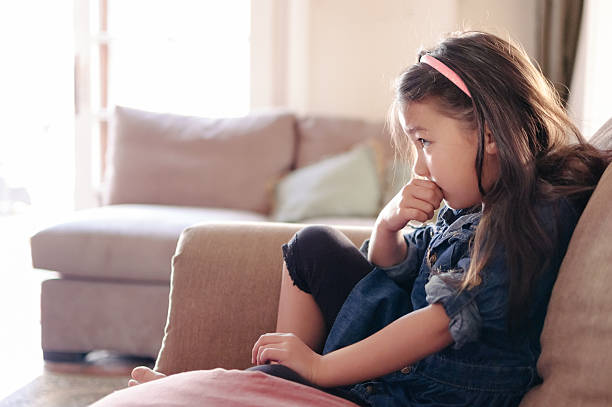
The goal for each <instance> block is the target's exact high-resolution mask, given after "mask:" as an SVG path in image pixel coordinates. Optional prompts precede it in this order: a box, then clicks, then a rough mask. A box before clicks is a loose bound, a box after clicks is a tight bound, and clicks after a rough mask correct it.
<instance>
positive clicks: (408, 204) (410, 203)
mask: <svg viewBox="0 0 612 407" xmlns="http://www.w3.org/2000/svg"><path fill="white" fill-rule="evenodd" d="M400 207H401V208H407V209H409V208H412V209H415V210H419V211H421V212H423V213H424V214H425V215H427V219H431V218H432V217H433V215H434V211H435V210H436V209H437V207H434V206H433V204H432V203H431V202H428V201H423V200H421V199H416V198H412V197H410V198H406V197H403V198H402V200H401V201H400ZM421 222H422V221H421Z"/></svg>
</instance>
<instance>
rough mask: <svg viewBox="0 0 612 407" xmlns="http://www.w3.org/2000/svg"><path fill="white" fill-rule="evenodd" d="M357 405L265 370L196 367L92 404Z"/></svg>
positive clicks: (213, 406) (129, 406)
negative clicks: (270, 373)
mask: <svg viewBox="0 0 612 407" xmlns="http://www.w3.org/2000/svg"><path fill="white" fill-rule="evenodd" d="M119 406H121V407H136V406H139V407H192V406H207V407H247V406H266V407H286V406H292V407H317V406H320V407H355V406H356V404H354V403H352V402H350V401H348V400H344V399H341V398H339V397H336V396H333V395H331V394H328V393H325V392H323V391H321V390H317V389H315V388H314V387H308V386H305V385H303V384H299V383H295V382H291V381H289V380H285V379H281V378H278V377H274V376H270V375H267V374H265V373H262V372H255V371H240V370H224V369H214V370H195V371H191V372H185V373H179V374H175V375H172V376H168V377H165V378H163V379H158V380H154V381H151V382H148V383H143V384H139V385H137V386H133V387H129V388H126V389H123V390H119V391H116V392H114V393H111V394H110V395H108V396H106V397H104V398H103V399H102V400H99V401H97V402H96V403H94V404H92V405H91V407H119Z"/></svg>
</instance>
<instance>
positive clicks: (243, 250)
mask: <svg viewBox="0 0 612 407" xmlns="http://www.w3.org/2000/svg"><path fill="white" fill-rule="evenodd" d="M304 226H306V225H304V224H288V223H272V222H250V223H247V222H232V223H229V222H224V223H202V224H197V225H194V226H191V227H189V228H187V229H185V230H184V231H183V233H182V234H181V237H180V239H179V242H178V245H177V249H176V252H175V255H174V257H173V260H172V277H171V288H170V305H169V310H168V320H167V323H166V329H165V335H164V339H163V342H162V347H161V350H160V352H159V356H158V359H157V363H156V367H155V369H156V370H157V371H160V372H163V373H165V374H174V373H178V372H183V371H188V370H198V369H212V368H216V367H223V368H226V369H244V368H247V367H249V366H251V363H250V361H251V348H252V346H253V344H254V343H255V341H256V340H257V338H258V337H259V335H261V334H262V333H265V332H272V331H274V329H275V326H276V314H277V308H278V298H279V290H280V283H281V270H282V262H283V258H282V251H281V245H282V244H283V243H286V242H288V241H289V240H290V239H291V237H292V236H293V234H294V233H295V232H296V231H298V230H299V229H301V228H303V227H304ZM338 229H339V230H341V231H342V232H344V233H345V234H346V235H347V236H348V237H349V238H350V239H351V240H352V241H353V242H354V243H355V244H356V245H357V246H358V247H359V245H360V244H361V243H362V242H363V240H365V239H366V238H368V237H369V235H370V232H371V228H368V227H354V226H352V227H351V226H342V227H338Z"/></svg>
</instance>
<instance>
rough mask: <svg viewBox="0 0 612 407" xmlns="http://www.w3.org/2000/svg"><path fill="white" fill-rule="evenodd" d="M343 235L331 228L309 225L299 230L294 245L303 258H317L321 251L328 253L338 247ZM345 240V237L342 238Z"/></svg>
mask: <svg viewBox="0 0 612 407" xmlns="http://www.w3.org/2000/svg"><path fill="white" fill-rule="evenodd" d="M343 237H344V235H343V234H342V233H341V232H340V231H338V230H337V229H335V228H334V227H332V226H327V225H309V226H306V227H304V228H302V229H301V230H299V231H298V232H297V233H296V235H295V238H294V239H295V244H297V245H298V246H299V248H298V250H299V251H300V253H301V254H302V255H305V256H308V257H310V256H317V254H318V253H319V252H321V251H324V252H327V253H328V252H329V251H330V250H333V249H334V247H336V246H340V242H341V240H342V238H343ZM344 238H345V239H346V237H344Z"/></svg>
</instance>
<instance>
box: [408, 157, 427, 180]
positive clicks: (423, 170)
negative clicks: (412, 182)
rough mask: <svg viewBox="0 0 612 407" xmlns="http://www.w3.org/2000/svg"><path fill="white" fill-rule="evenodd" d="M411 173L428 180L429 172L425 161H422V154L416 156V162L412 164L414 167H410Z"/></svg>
mask: <svg viewBox="0 0 612 407" xmlns="http://www.w3.org/2000/svg"><path fill="white" fill-rule="evenodd" d="M412 173H413V174H414V175H416V176H417V177H419V178H429V170H428V169H427V165H426V164H425V160H424V159H423V154H422V153H421V152H418V153H417V155H416V161H415V162H414V167H412Z"/></svg>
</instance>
